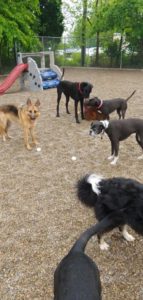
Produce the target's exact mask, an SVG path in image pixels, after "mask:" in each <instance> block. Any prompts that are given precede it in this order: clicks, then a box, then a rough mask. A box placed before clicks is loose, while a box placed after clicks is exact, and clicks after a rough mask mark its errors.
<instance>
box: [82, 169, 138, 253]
mask: <svg viewBox="0 0 143 300" xmlns="http://www.w3.org/2000/svg"><path fill="white" fill-rule="evenodd" d="M77 196H78V199H79V200H80V201H81V202H82V203H84V204H85V205H87V206H89V207H94V210H95V215H96V218H97V220H98V221H101V220H104V218H105V217H108V218H109V219H110V223H108V224H106V225H105V226H104V228H103V229H101V228H100V230H101V231H100V232H97V233H98V241H99V244H100V248H101V249H102V250H107V249H108V247H109V245H108V244H107V243H106V242H105V241H104V239H103V234H104V233H105V232H108V231H111V230H112V229H114V228H116V227H119V230H120V231H121V232H122V235H123V237H124V238H125V239H126V240H127V241H133V240H134V237H133V236H132V235H130V234H129V233H128V232H127V229H126V225H129V226H130V227H131V228H132V229H133V230H135V231H136V232H137V233H138V234H141V235H143V184H141V183H139V182H138V181H136V180H132V179H126V178H122V177H117V178H109V179H103V178H102V177H101V176H97V175H96V174H91V175H86V176H84V177H83V178H81V179H80V180H79V181H78V183H77ZM99 224H100V222H99ZM101 232H102V233H101Z"/></svg>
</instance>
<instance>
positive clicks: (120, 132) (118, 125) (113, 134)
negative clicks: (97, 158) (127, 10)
mask: <svg viewBox="0 0 143 300" xmlns="http://www.w3.org/2000/svg"><path fill="white" fill-rule="evenodd" d="M104 132H106V134H107V135H108V137H109V139H110V142H111V156H109V157H108V159H109V160H112V162H111V164H112V165H115V164H116V162H117V160H118V158H119V157H118V153H119V142H120V141H123V140H125V139H126V138H128V137H129V136H130V135H131V134H133V133H135V134H136V141H137V142H138V144H139V146H140V147H141V148H142V150H143V120H142V119H135V118H134V119H133V118H132V119H125V120H111V121H108V120H104V121H95V122H92V123H91V127H90V131H89V134H90V135H91V136H96V135H98V134H103V133H104ZM138 159H143V154H142V155H141V156H139V157H138Z"/></svg>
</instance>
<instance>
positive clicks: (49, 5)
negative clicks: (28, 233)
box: [39, 0, 64, 37]
mask: <svg viewBox="0 0 143 300" xmlns="http://www.w3.org/2000/svg"><path fill="white" fill-rule="evenodd" d="M61 6H62V1H61V0H54V1H53V0H40V12H41V15H40V26H39V35H41V36H51V37H61V35H62V33H63V30H64V25H63V19H64V17H63V14H62V11H61Z"/></svg>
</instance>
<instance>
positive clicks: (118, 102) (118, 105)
mask: <svg viewBox="0 0 143 300" xmlns="http://www.w3.org/2000/svg"><path fill="white" fill-rule="evenodd" d="M135 92H136V91H133V93H132V94H131V95H130V96H129V97H128V98H127V99H123V98H115V99H110V100H103V101H102V100H100V99H99V98H98V97H95V98H93V99H89V101H88V106H93V107H95V108H96V109H97V110H98V111H100V112H101V113H103V114H104V115H105V116H106V119H108V120H109V114H111V113H112V112H113V111H115V110H116V111H117V114H118V116H119V119H121V117H122V119H124V118H125V113H126V110H127V101H128V100H129V99H130V98H131V97H132V96H133V95H134V94H135Z"/></svg>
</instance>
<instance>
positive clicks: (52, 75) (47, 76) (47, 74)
mask: <svg viewBox="0 0 143 300" xmlns="http://www.w3.org/2000/svg"><path fill="white" fill-rule="evenodd" d="M40 74H41V77H42V80H43V81H44V80H52V79H56V78H57V76H58V75H57V73H56V72H54V71H53V70H51V69H45V70H41V71H40Z"/></svg>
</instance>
